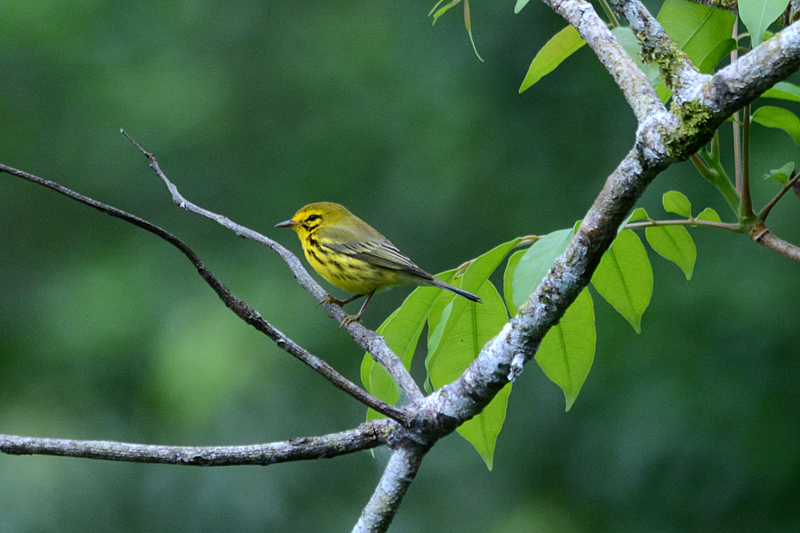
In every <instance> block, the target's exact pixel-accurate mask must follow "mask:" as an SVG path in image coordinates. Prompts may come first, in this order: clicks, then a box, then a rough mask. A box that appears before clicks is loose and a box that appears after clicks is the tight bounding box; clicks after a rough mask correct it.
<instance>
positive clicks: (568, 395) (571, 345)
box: [536, 288, 597, 411]
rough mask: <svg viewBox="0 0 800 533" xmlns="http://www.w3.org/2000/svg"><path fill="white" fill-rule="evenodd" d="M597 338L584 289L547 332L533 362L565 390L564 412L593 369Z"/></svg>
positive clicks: (592, 315) (591, 306)
mask: <svg viewBox="0 0 800 533" xmlns="http://www.w3.org/2000/svg"><path fill="white" fill-rule="evenodd" d="M596 339H597V333H596V331H595V325H594V304H593V302H592V296H591V294H589V289H588V288H586V289H584V290H583V291H581V293H580V294H579V295H578V298H576V299H575V301H574V302H573V303H572V305H571V306H569V309H567V312H566V313H565V314H564V316H563V317H562V318H561V320H560V321H559V323H558V324H556V325H555V326H553V327H552V328H551V329H550V331H548V332H547V335H545V337H544V339H542V344H541V346H539V351H538V352H536V362H537V363H539V366H540V367H541V369H542V371H543V372H544V373H545V375H546V376H547V377H548V378H550V380H551V381H553V382H554V383H555V384H556V385H558V386H559V387H561V390H563V391H564V399H565V400H566V410H567V411H569V410H570V408H571V407H572V404H573V403H575V399H576V398H577V397H578V393H579V392H580V391H581V387H582V386H583V383H584V382H585V381H586V376H588V375H589V370H590V369H591V368H592V362H593V361H594V352H595V342H596Z"/></svg>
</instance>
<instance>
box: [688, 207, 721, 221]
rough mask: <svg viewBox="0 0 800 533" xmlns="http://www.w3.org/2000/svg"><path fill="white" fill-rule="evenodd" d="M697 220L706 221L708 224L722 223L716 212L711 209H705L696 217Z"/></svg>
mask: <svg viewBox="0 0 800 533" xmlns="http://www.w3.org/2000/svg"><path fill="white" fill-rule="evenodd" d="M694 219H695V220H704V221H706V222H722V220H721V219H720V218H719V215H718V214H717V212H716V211H714V210H713V209H711V208H710V207H706V208H705V209H703V210H702V211H701V212H700V214H699V215H697V216H696V217H694Z"/></svg>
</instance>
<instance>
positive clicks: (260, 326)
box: [0, 164, 408, 424]
mask: <svg viewBox="0 0 800 533" xmlns="http://www.w3.org/2000/svg"><path fill="white" fill-rule="evenodd" d="M0 172H5V173H7V174H11V175H13V176H17V177H19V178H23V179H26V180H28V181H31V182H33V183H38V184H39V185H43V186H45V187H47V188H48V189H52V190H54V191H56V192H58V193H61V194H63V195H64V196H67V197H69V198H72V199H73V200H77V201H78V202H81V203H83V204H86V205H88V206H90V207H93V208H95V209H97V210H99V211H102V212H103V213H107V214H109V215H111V216H113V217H116V218H119V219H121V220H124V221H126V222H129V223H131V224H133V225H135V226H138V227H140V228H142V229H144V230H147V231H149V232H150V233H152V234H154V235H156V236H158V237H160V238H162V239H164V240H165V241H167V242H168V243H170V244H171V245H173V246H174V247H176V248H177V249H178V250H180V251H181V253H183V255H185V256H186V257H187V258H188V259H189V261H191V262H192V264H193V265H194V267H195V268H196V269H197V272H198V273H199V274H200V276H201V277H202V278H203V279H204V280H205V281H206V283H208V285H209V286H211V288H212V289H214V292H216V293H217V295H218V296H219V297H220V299H221V300H222V301H223V302H224V303H225V305H226V306H227V307H228V309H230V310H231V311H233V312H234V313H236V315H237V316H238V317H239V318H241V319H242V320H244V321H245V322H247V323H248V324H250V325H251V326H253V327H254V328H256V329H257V330H259V331H261V332H262V333H264V334H266V335H267V336H268V337H269V338H271V339H272V340H274V341H275V343H276V344H277V345H278V347H280V348H281V349H282V350H284V351H286V352H287V353H289V354H291V355H293V356H294V357H296V358H297V359H299V360H300V361H302V362H303V363H305V364H306V365H308V366H310V367H311V368H313V369H314V370H316V371H317V372H318V373H319V374H321V375H322V376H323V377H325V379H327V380H328V381H330V382H331V383H332V384H333V385H334V386H336V387H337V388H339V389H341V390H343V391H345V392H346V393H348V394H349V395H351V396H353V397H354V398H356V399H357V400H358V401H360V402H361V403H363V404H364V405H366V406H368V407H371V408H373V409H375V410H376V411H378V412H379V413H382V414H384V415H386V416H388V417H390V418H392V419H394V420H397V421H398V422H400V423H401V424H406V423H407V422H408V415H407V414H406V413H405V411H403V410H401V409H398V408H396V407H394V406H391V405H389V404H387V403H385V402H383V401H381V400H379V399H377V398H375V397H374V396H372V395H371V394H369V393H367V391H365V390H364V389H362V388H361V387H359V386H357V385H356V384H354V383H353V382H351V381H350V380H348V379H347V378H345V377H344V376H342V375H341V374H339V373H338V372H337V371H336V370H334V369H333V367H331V366H330V365H329V364H328V363H326V362H325V361H323V360H322V359H320V358H319V357H317V356H315V355H312V354H311V353H309V352H308V351H307V350H306V349H305V348H303V347H301V346H300V345H298V344H296V343H295V342H294V341H292V340H291V339H290V338H289V337H287V336H286V335H284V334H283V333H282V332H280V331H279V330H278V329H276V328H275V327H274V326H272V324H270V323H269V322H267V321H266V320H264V319H263V318H262V317H261V315H259V314H258V312H256V311H255V310H254V309H253V308H252V307H250V306H248V305H247V304H246V303H244V302H243V301H242V300H240V299H239V298H237V297H236V296H234V294H233V293H232V292H231V291H230V290H229V289H228V288H227V287H226V286H225V285H224V284H223V283H222V282H221V281H219V280H218V279H217V278H216V277H215V276H214V275H213V274H212V273H211V271H210V270H208V268H206V266H205V265H204V264H203V262H202V261H200V258H198V257H197V255H196V254H195V253H194V252H193V251H192V249H191V248H189V247H188V246H187V245H186V244H185V243H184V242H183V241H181V240H180V239H178V238H177V237H175V236H174V235H172V234H171V233H169V232H167V231H165V230H163V229H161V228H159V227H158V226H156V225H154V224H151V223H150V222H148V221H146V220H144V219H142V218H139V217H137V216H135V215H132V214H130V213H127V212H125V211H122V210H121V209H117V208H116V207H113V206H110V205H107V204H104V203H102V202H98V201H97V200H93V199H92V198H89V197H88V196H84V195H82V194H80V193H77V192H75V191H72V190H70V189H68V188H66V187H64V186H62V185H60V184H58V183H56V182H54V181H50V180H46V179H44V178H40V177H38V176H34V175H33V174H29V173H27V172H23V171H22V170H17V169H15V168H11V167H9V166H6V165H3V164H0Z"/></svg>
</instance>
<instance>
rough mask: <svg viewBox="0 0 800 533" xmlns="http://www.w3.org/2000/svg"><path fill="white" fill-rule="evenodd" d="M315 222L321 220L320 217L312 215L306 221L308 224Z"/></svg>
mask: <svg viewBox="0 0 800 533" xmlns="http://www.w3.org/2000/svg"><path fill="white" fill-rule="evenodd" d="M315 220H319V215H311V216H309V217H308V218H307V219H306V222H314V221H315Z"/></svg>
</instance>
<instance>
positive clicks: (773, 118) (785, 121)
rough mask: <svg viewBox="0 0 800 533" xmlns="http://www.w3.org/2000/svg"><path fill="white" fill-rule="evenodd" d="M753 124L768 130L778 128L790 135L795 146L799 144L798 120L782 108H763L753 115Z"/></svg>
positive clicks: (799, 121)
mask: <svg viewBox="0 0 800 533" xmlns="http://www.w3.org/2000/svg"><path fill="white" fill-rule="evenodd" d="M753 122H757V123H758V124H761V125H762V126H766V127H768V128H779V129H782V130H783V131H785V132H786V133H788V134H789V135H791V137H792V139H793V140H794V143H795V144H800V119H798V118H797V115H795V114H794V113H792V112H791V111H789V110H787V109H783V108H782V107H773V106H769V105H768V106H764V107H759V108H758V109H756V112H755V113H753Z"/></svg>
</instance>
